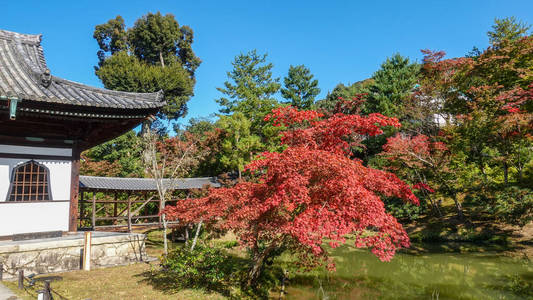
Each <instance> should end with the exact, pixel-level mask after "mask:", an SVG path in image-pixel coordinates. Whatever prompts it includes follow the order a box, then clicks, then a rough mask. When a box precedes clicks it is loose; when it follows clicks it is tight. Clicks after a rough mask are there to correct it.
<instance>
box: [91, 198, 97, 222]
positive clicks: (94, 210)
mask: <svg viewBox="0 0 533 300" xmlns="http://www.w3.org/2000/svg"><path fill="white" fill-rule="evenodd" d="M91 225H92V228H93V230H96V192H94V191H93V216H92V218H91Z"/></svg>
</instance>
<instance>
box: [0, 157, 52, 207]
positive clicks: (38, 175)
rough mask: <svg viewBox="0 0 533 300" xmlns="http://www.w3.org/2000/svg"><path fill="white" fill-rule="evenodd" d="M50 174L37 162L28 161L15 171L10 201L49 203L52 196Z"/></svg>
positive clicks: (12, 177)
mask: <svg viewBox="0 0 533 300" xmlns="http://www.w3.org/2000/svg"><path fill="white" fill-rule="evenodd" d="M49 179H50V172H49V171H48V168H47V167H45V166H43V165H41V164H39V163H38V162H36V161H33V160H31V161H28V162H26V163H23V164H20V165H18V166H16V167H15V168H14V169H13V175H12V176H11V187H10V189H9V195H8V198H7V200H8V201H47V200H51V196H50V183H49Z"/></svg>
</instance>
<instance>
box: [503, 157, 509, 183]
mask: <svg viewBox="0 0 533 300" xmlns="http://www.w3.org/2000/svg"><path fill="white" fill-rule="evenodd" d="M503 180H504V182H505V184H507V183H509V166H508V165H507V162H506V161H504V162H503Z"/></svg>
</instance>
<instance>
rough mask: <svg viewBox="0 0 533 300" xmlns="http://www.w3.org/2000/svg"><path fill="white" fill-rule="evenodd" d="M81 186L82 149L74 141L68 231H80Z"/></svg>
mask: <svg viewBox="0 0 533 300" xmlns="http://www.w3.org/2000/svg"><path fill="white" fill-rule="evenodd" d="M79 188H80V150H79V148H78V144H77V143H74V147H73V148H72V164H71V170H70V207H69V223H68V224H69V226H68V231H70V232H76V231H78V195H79Z"/></svg>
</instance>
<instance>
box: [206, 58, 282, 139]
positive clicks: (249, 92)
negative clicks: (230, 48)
mask: <svg viewBox="0 0 533 300" xmlns="http://www.w3.org/2000/svg"><path fill="white" fill-rule="evenodd" d="M266 58H267V54H263V55H261V54H258V53H257V51H256V50H252V51H249V52H248V53H246V54H239V55H237V56H236V57H235V60H234V61H233V62H232V63H231V64H232V66H233V70H231V71H230V72H228V73H227V76H228V81H226V82H224V87H221V88H217V90H218V91H219V92H221V93H222V94H223V95H224V96H223V97H221V98H219V99H217V100H216V101H217V103H218V104H220V106H222V109H221V112H222V113H224V114H229V113H233V112H240V113H242V114H243V115H244V116H245V117H246V118H247V119H249V120H250V121H251V122H252V131H254V132H255V133H258V131H259V127H260V124H261V122H262V120H263V118H264V116H265V115H266V114H268V113H269V112H270V111H271V110H272V109H273V108H274V107H275V106H276V105H277V104H278V102H277V100H276V99H274V98H273V95H274V94H275V93H277V92H278V91H279V88H280V84H279V83H278V81H279V79H278V78H273V77H272V67H273V66H274V65H273V64H272V63H267V60H266Z"/></svg>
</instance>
